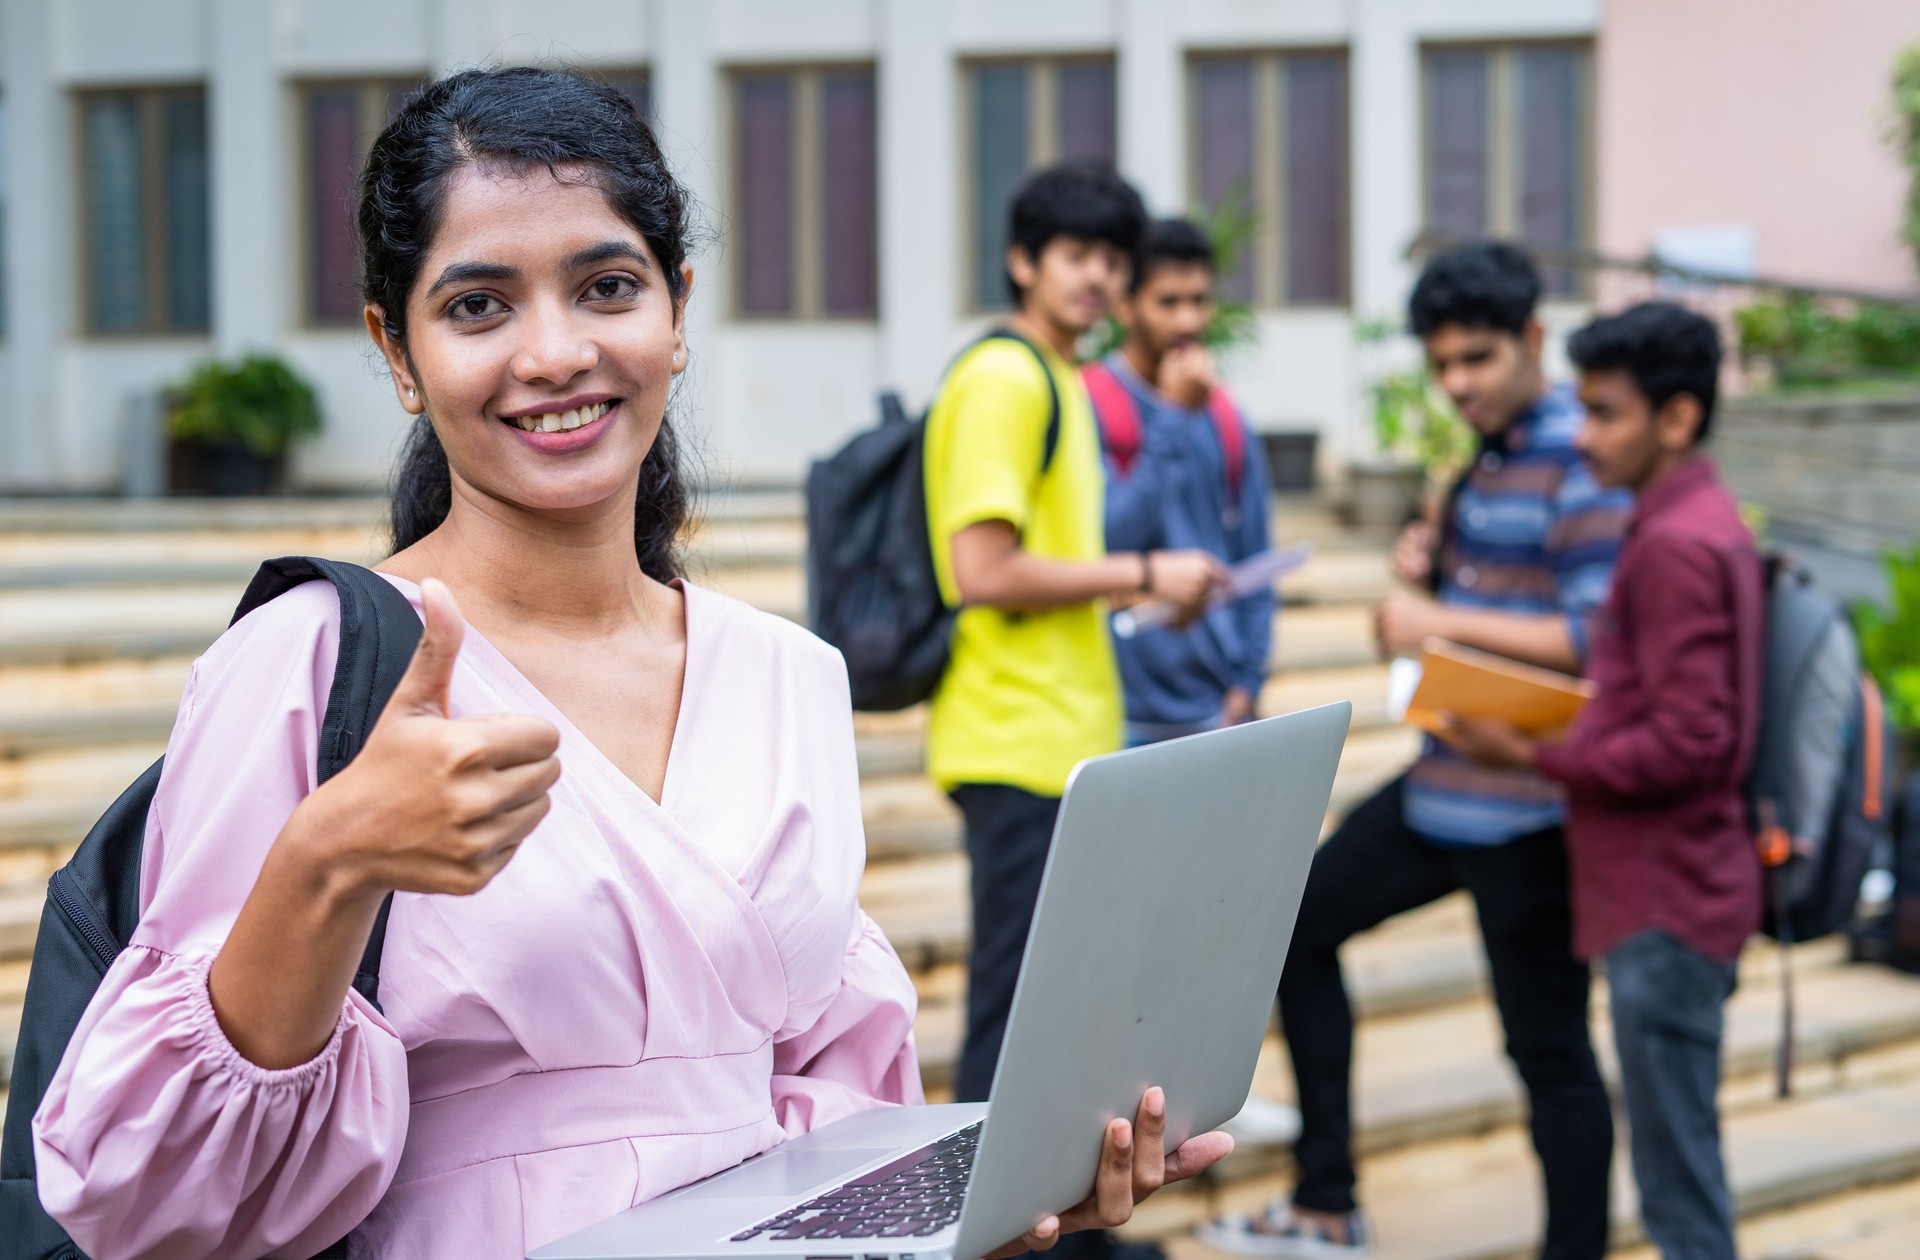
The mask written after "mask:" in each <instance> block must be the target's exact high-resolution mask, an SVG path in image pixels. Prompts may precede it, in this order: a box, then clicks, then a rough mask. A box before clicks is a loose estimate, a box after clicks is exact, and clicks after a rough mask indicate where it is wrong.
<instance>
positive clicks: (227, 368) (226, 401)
mask: <svg viewBox="0 0 1920 1260" xmlns="http://www.w3.org/2000/svg"><path fill="white" fill-rule="evenodd" d="M168 403H169V406H168V411H167V436H168V437H169V438H170V439H171V449H170V450H169V480H170V482H171V485H172V488H173V490H174V492H175V493H186V494H214V495H240V494H265V493H267V492H268V491H271V490H274V489H278V488H279V487H280V486H281V485H282V484H283V483H284V480H285V472H286V455H287V448H288V447H290V446H291V445H292V444H293V442H294V440H295V439H297V438H302V437H310V436H312V435H313V434H316V433H318V432H319V431H320V402H319V399H318V398H317V397H316V396H315V394H314V391H313V386H311V385H309V384H308V383H307V381H306V380H305V378H303V377H302V376H301V375H300V374H299V373H298V372H295V371H294V370H293V368H292V367H290V366H288V364H287V362H286V361H285V360H284V359H281V358H279V357H278V356H276V355H270V354H249V355H246V356H245V357H243V358H241V359H239V360H237V361H233V362H223V361H221V360H217V359H209V360H207V361H206V362H203V363H201V364H200V365H199V366H198V367H196V368H194V369H193V371H192V372H191V373H189V374H188V376H187V378H186V379H185V380H184V381H181V382H179V383H177V384H175V385H172V386H170V387H169V388H168Z"/></svg>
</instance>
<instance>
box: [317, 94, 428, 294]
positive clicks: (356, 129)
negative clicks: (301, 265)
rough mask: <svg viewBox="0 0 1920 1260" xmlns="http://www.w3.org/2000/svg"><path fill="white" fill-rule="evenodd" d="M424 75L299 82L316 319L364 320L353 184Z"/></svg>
mask: <svg viewBox="0 0 1920 1260" xmlns="http://www.w3.org/2000/svg"><path fill="white" fill-rule="evenodd" d="M419 82H420V81H419V80H418V79H368V80H361V81H357V82H347V83H310V84H307V85H306V86H304V87H302V88H301V89H300V124H299V125H300V134H301V140H302V143H303V146H304V149H303V152H304V157H305V160H304V162H303V163H302V170H301V198H300V201H301V215H302V226H303V228H304V230H305V232H306V243H307V250H306V285H305V306H306V309H305V314H306V318H307V321H308V322H309V323H312V324H322V325H324V324H345V325H358V324H359V322H360V293H359V288H358V277H357V276H356V275H355V274H354V257H353V210H354V205H353V184H354V179H355V177H356V176H357V175H358V174H359V173H360V163H361V161H362V160H363V159H364V158H365V157H366V154H367V146H368V145H370V144H372V143H373V138H374V137H375V136H376V135H378V134H379V133H380V129H381V128H383V127H385V126H386V125H387V122H388V120H390V119H391V118H392V117H393V116H394V115H395V114H397V113H399V112H400V107H401V106H402V105H404V104H406V100H407V95H408V94H409V93H410V92H412V91H413V90H414V89H415V88H417V87H418V86H419Z"/></svg>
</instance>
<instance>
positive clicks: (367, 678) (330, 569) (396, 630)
mask: <svg viewBox="0 0 1920 1260" xmlns="http://www.w3.org/2000/svg"><path fill="white" fill-rule="evenodd" d="M320 579H325V580H326V581H328V582H331V583H332V584H333V588H334V590H336V591H337V592H339V595H340V650H339V656H338V658H337V660H336V663H335V665H334V670H333V689H332V690H331V691H330V692H328V693H327V715H326V718H325V720H324V721H323V722H322V723H321V726H320V754H319V775H320V781H321V782H322V783H324V782H326V781H327V780H328V779H330V778H332V777H333V776H334V775H336V774H338V773H339V772H340V771H341V770H342V769H344V768H345V767H346V765H347V763H348V762H350V761H352V760H353V758H354V756H355V754H357V753H358V752H359V751H360V748H361V746H362V745H363V744H365V743H366V742H367V735H368V733H369V732H370V731H372V730H373V724H374V723H375V722H377V721H379V720H380V711H381V710H382V709H384V708H386V706H387V699H388V697H390V696H392V695H393V689H394V688H395V687H397V686H399V685H400V679H401V677H402V676H404V675H405V674H406V672H407V665H408V664H409V663H410V662H411V661H412V660H413V649H414V647H415V646H416V645H418V644H419V642H420V632H421V629H422V626H421V623H420V615H419V614H418V613H416V612H414V610H413V605H412V604H411V603H409V602H408V601H407V597H406V596H404V595H402V594H401V593H400V592H399V591H398V590H397V589H395V588H394V586H393V584H392V583H391V582H388V581H387V580H386V579H385V578H383V577H381V576H380V575H379V574H377V573H375V572H373V571H372V570H371V569H364V568H362V567H360V566H359V565H357V564H347V563H345V562H344V561H340V560H322V559H318V558H316V557H313V556H282V557H281V558H280V559H278V560H268V561H267V562H266V563H264V564H262V565H261V566H260V571H259V572H258V573H255V574H254V575H253V581H252V582H250V583H248V585H247V590H246V594H244V595H242V596H241V597H240V606H239V608H237V609H236V610H235V611H234V614H233V619H234V620H235V621H238V620H240V618H242V617H244V616H246V615H247V614H248V613H250V612H252V611H253V610H254V609H256V608H258V607H260V606H261V605H262V604H265V603H267V602H268V601H269V600H271V599H273V598H274V597H275V596H278V595H281V594H284V593H285V592H287V591H289V590H292V589H293V588H294V587H296V586H299V585H301V584H302V583H305V582H312V581H316V580H320ZM392 909H393V894H392V893H388V894H387V896H386V897H385V898H383V899H382V900H381V902H380V911H379V913H378V914H377V915H376V916H375V917H374V920H373V931H372V932H371V933H370V934H369V935H368V937H367V948H366V950H365V952H364V953H362V954H361V956H360V968H359V970H358V971H357V972H356V973H355V974H354V977H353V987H354V988H356V989H358V990H359V991H360V995H361V996H362V997H364V998H366V999H367V1001H369V1002H371V1003H373V1004H374V1006H375V1007H378V1006H379V1005H380V954H381V951H382V950H383V949H384V948H385V945H386V939H387V916H388V913H389V912H390V911H391V910H392Z"/></svg>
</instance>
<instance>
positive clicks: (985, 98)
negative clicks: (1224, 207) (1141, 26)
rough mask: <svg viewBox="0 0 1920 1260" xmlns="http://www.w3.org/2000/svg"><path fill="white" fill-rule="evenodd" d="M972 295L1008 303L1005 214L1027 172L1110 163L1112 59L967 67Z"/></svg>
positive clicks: (996, 304)
mask: <svg viewBox="0 0 1920 1260" xmlns="http://www.w3.org/2000/svg"><path fill="white" fill-rule="evenodd" d="M966 118H967V127H968V133H969V136H970V140H969V145H968V158H969V162H970V165H969V173H970V176H971V178H970V181H969V187H968V207H969V218H970V223H969V229H970V230H969V237H970V245H971V248H970V251H969V256H970V257H969V267H968V274H969V276H970V277H971V278H970V280H969V282H968V285H967V289H968V297H969V298H970V299H971V300H972V303H973V305H974V307H975V308H977V309H979V310H983V311H990V310H1000V309H1004V308H1005V307H1006V306H1007V303H1008V297H1009V295H1008V293H1007V280H1006V254H1007V213H1008V208H1009V206H1010V205H1011V204H1012V202H1013V194H1014V190H1015V189H1017V188H1018V187H1019V186H1020V181H1021V179H1022V178H1024V177H1025V175H1026V174H1027V172H1028V171H1031V170H1034V169H1035V168H1037V167H1042V166H1047V165H1049V164H1051V163H1054V162H1063V161H1067V160H1070V159H1075V158H1090V159H1094V160H1097V161H1101V162H1107V163H1112V162H1113V160H1114V153H1115V148H1116V145H1115V138H1114V95H1113V59H1112V58H1111V57H1077V58H1069V59H1061V58H1023V59H1021V60H1018V61H984V62H976V63H975V64H973V65H971V66H969V67H968V68H967V100H966Z"/></svg>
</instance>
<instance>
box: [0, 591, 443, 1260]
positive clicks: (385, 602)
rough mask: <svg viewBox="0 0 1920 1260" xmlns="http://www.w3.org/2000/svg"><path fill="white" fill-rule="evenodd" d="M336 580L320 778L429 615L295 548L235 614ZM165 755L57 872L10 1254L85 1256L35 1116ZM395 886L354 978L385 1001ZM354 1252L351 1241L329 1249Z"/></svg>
mask: <svg viewBox="0 0 1920 1260" xmlns="http://www.w3.org/2000/svg"><path fill="white" fill-rule="evenodd" d="M320 578H324V579H325V580H327V581H329V582H331V583H333V585H334V587H335V589H336V590H338V591H339V592H340V649H339V655H338V658H337V663H336V664H335V667H334V675H333V689H332V691H331V692H329V693H328V696H327V713H326V718H325V720H324V722H323V723H322V725H321V728H320V742H319V750H320V752H319V767H318V771H319V778H320V780H321V781H322V782H325V781H326V780H327V779H330V778H332V777H333V776H334V775H335V774H337V773H339V771H340V770H341V769H342V768H343V767H344V766H345V765H346V764H347V763H348V762H349V761H352V760H353V757H354V754H355V753H357V752H359V751H360V746H361V745H362V744H363V743H365V742H366V738H367V733H368V732H369V731H371V730H372V729H373V724H374V722H375V721H377V720H378V719H379V717H380V711H381V710H382V709H383V708H385V707H386V703H387V697H388V696H390V695H392V694H393V689H394V687H396V686H397V685H398V684H399V682H400V677H401V675H403V674H404V673H406V670H407V664H408V662H409V661H410V660H411V659H412V656H413V649H414V645H415V644H416V643H418V642H419V640H420V630H421V624H420V617H419V615H418V614H417V613H415V612H414V610H413V605H412V604H410V603H408V602H407V598H406V596H404V595H402V594H401V593H400V592H399V591H397V590H395V589H394V588H393V586H392V585H390V584H389V583H388V582H386V581H385V580H384V579H382V578H380V577H379V576H377V575H376V574H374V573H372V572H371V571H369V570H367V569H363V568H361V567H359V566H358V565H352V564H344V563H341V562H339V561H336V560H318V559H313V558H310V557H305V556H288V557H284V558H282V559H279V560H269V561H267V562H266V563H265V564H262V565H261V566H260V571H259V572H258V573H256V574H255V575H254V578H253V581H252V582H251V583H249V584H248V586H247V590H246V593H245V594H244V595H242V596H241V597H240V606H239V608H238V609H237V610H236V611H235V612H234V614H233V620H234V621H239V620H240V618H242V617H244V616H246V615H247V614H248V613H250V612H252V611H253V610H254V609H256V608H258V607H260V606H261V605H263V604H265V603H267V602H268V601H269V600H271V599H273V598H274V597H275V596H277V595H280V594H281V593H283V592H285V591H287V590H290V589H292V588H293V587H295V586H298V585H300V584H301V583H303V582H309V581H313V580H315V579H320ZM164 762H165V758H162V759H161V760H160V761H156V762H154V763H153V764H152V765H151V766H149V767H148V768H147V770H146V772H145V773H143V774H142V775H141V776H140V777H139V778H137V779H135V780H134V781H133V784H132V786H130V787H128V788H127V790H126V791H124V792H122V793H121V794H120V797H119V799H118V800H116V801H114V803H113V804H112V805H109V806H108V807H107V812H106V813H104V814H102V815H101V816H100V820H99V821H98V822H96V823H95V824H94V825H93V829H92V830H91V831H89V832H88V833H87V837H86V839H85V840H83V841H81V843H80V847H79V849H78V850H76V851H75V852H74V855H73V857H72V858H70V859H69V860H68V861H67V864H66V865H65V866H63V867H61V868H60V869H59V870H57V871H55V872H54V874H53V878H52V879H50V880H48V881H47V904H46V908H45V909H44V910H43V911H42V912H41V915H40V934H39V936H38V938H37V939H36V940H35V941H34V946H33V962H32V965H31V969H30V970H29V971H28V973H27V996H26V1005H25V1008H24V1010H23V1013H22V1016H21V1021H20V1042H19V1046H18V1048H17V1049H16V1051H15V1053H14V1060H13V1083H12V1087H11V1091H10V1093H9V1094H8V1096H7V1118H6V1129H5V1139H4V1143H3V1144H0V1223H3V1224H4V1227H3V1228H0V1256H4V1257H6V1260H43V1258H44V1260H84V1257H82V1256H81V1253H80V1250H79V1248H77V1247H75V1246H74V1244H73V1241H72V1239H70V1238H68V1237H67V1234H66V1231H65V1230H63V1229H61V1228H60V1226H59V1225H57V1224H55V1223H54V1221H53V1218H52V1217H50V1216H48V1215H47V1213H46V1211H45V1209H43V1208H42V1207H41V1206H40V1196H39V1191H38V1189H37V1187H36V1185H35V1182H34V1167H33V1132H32V1125H33V1115H34V1112H36V1111H38V1110H39V1108H40V1100H41V1098H42V1096H43V1095H44V1094H45V1093H46V1089H47V1084H48V1082H50V1081H51V1080H52V1079H53V1074H54V1072H55V1070H56V1069H57V1068H59V1066H60V1059H61V1056H62V1055H64V1054H65V1053H66V1048H67V1042H68V1041H69V1040H70V1039H71V1038H72V1037H73V1033H74V1029H75V1028H77V1027H78V1026H79V1024H80V1019H81V1017H82V1016H83V1015H84V1014H85V1013H86V1010H87V1004H88V1003H89V1002H90V1001H92V999H93V995H94V993H95V992H96V991H97V990H98V989H99V987H100V982H101V981H102V980H103V979H105V978H106V974H107V968H108V967H109V966H110V965H111V964H112V963H113V960H114V958H115V957H117V956H118V955H119V953H120V951H121V950H122V949H123V948H125V947H126V944H127V942H128V941H129V940H131V939H132V937H133V931H134V928H135V927H136V926H137V925H138V924H139V920H140V861H141V856H142V850H143V848H144V847H145V845H146V835H147V811H148V810H149V808H151V806H152V804H153V794H154V789H155V788H156V787H157V786H158V785H159V782H160V769H161V766H162V765H163V764H164ZM392 906H393V896H392V894H388V896H387V898H386V899H385V900H384V901H382V902H381V903H380V912H379V914H378V916H377V917H376V918H375V919H374V923H373V931H372V934H371V935H370V937H369V938H368V940H367V948H366V951H365V952H364V953H363V954H362V955H361V958H360V967H359V970H358V972H357V973H356V974H355V976H354V978H353V987H354V988H356V989H358V990H359V991H360V993H361V996H363V997H365V998H366V999H367V1001H369V1002H372V1003H373V1004H374V1005H375V1006H376V1007H378V1006H379V992H380V952H381V947H382V945H383V944H384V943H385V940H386V929H387V915H388V912H389V911H390V910H391V908H392ZM345 1255H346V1242H345V1240H344V1239H343V1240H342V1241H340V1242H338V1243H335V1244H334V1245H333V1246H331V1247H329V1248H327V1249H326V1250H325V1251H323V1252H321V1253H320V1256H321V1257H322V1258H331V1257H335V1256H339V1257H344V1256H345Z"/></svg>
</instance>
